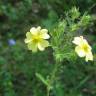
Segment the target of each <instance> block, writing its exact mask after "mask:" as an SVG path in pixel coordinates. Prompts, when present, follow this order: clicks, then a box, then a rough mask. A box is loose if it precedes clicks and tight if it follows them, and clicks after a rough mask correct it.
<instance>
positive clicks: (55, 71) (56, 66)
mask: <svg viewBox="0 0 96 96" xmlns="http://www.w3.org/2000/svg"><path fill="white" fill-rule="evenodd" d="M59 65H60V64H59V62H57V61H56V63H55V66H54V69H53V71H52V74H51V77H50V80H49V85H50V87H51V86H52V84H53V83H54V81H55V76H56V73H57V71H58V67H59ZM50 90H51V88H49V87H47V96H50Z"/></svg>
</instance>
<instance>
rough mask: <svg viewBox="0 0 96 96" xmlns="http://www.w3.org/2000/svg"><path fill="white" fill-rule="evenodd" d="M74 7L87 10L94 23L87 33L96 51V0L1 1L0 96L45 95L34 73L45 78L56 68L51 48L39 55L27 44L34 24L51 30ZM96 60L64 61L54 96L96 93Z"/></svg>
mask: <svg viewBox="0 0 96 96" xmlns="http://www.w3.org/2000/svg"><path fill="white" fill-rule="evenodd" d="M73 6H76V7H77V8H79V9H80V12H81V14H83V13H84V12H86V11H88V12H89V14H91V15H92V16H93V18H94V24H93V25H92V26H91V27H90V28H88V29H87V30H86V32H85V33H84V34H85V35H86V36H87V37H88V38H90V42H91V43H92V45H93V46H92V47H93V51H94V53H96V43H95V42H96V0H0V96H46V88H45V86H44V85H43V84H42V82H41V81H40V80H38V78H36V76H35V73H36V72H38V73H41V74H42V75H43V76H44V77H46V76H47V75H48V74H50V72H51V71H52V69H53V67H54V58H53V54H52V49H50V48H48V49H47V50H46V51H45V52H38V53H36V54H34V53H32V52H31V51H28V49H27V47H26V45H25V44H24V39H25V34H26V32H27V31H29V29H30V28H31V27H32V26H38V25H40V26H42V27H45V28H48V29H50V28H51V27H52V25H54V24H55V23H56V22H57V21H58V20H59V19H60V18H64V12H66V11H68V10H70V9H71V8H72V7H73ZM94 58H95V61H94V62H93V63H86V64H82V61H78V60H77V61H76V62H75V63H74V62H71V61H66V60H65V61H64V62H63V63H62V67H61V69H60V71H59V72H58V74H57V76H58V78H57V82H56V88H55V90H54V91H53V92H51V96H96V55H95V56H94Z"/></svg>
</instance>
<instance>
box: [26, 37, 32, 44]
mask: <svg viewBox="0 0 96 96" xmlns="http://www.w3.org/2000/svg"><path fill="white" fill-rule="evenodd" d="M31 41H32V40H31V39H28V38H26V39H25V40H24V42H25V43H29V42H31Z"/></svg>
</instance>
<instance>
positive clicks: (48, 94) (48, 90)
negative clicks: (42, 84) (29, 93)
mask: <svg viewBox="0 0 96 96" xmlns="http://www.w3.org/2000/svg"><path fill="white" fill-rule="evenodd" d="M47 96H50V89H49V88H48V87H47Z"/></svg>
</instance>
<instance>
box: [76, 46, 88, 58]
mask: <svg viewBox="0 0 96 96" xmlns="http://www.w3.org/2000/svg"><path fill="white" fill-rule="evenodd" d="M75 52H76V53H77V54H78V56H80V57H84V56H85V54H86V53H85V52H84V50H82V48H81V47H80V46H76V48H75Z"/></svg>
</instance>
